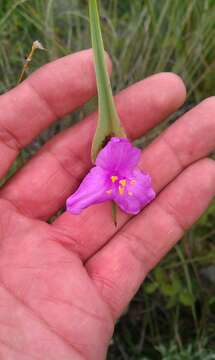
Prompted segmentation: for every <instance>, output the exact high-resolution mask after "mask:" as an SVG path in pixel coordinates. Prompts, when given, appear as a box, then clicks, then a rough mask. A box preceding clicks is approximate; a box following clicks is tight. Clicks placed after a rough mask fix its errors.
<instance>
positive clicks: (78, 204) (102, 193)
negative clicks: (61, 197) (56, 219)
mask: <svg viewBox="0 0 215 360" xmlns="http://www.w3.org/2000/svg"><path fill="white" fill-rule="evenodd" d="M107 179H108V174H107V173H106V172H105V171H104V170H103V169H101V168H99V167H94V168H92V169H91V170H90V172H89V173H88V174H87V176H86V177H85V178H84V180H83V181H82V183H81V185H80V186H79V188H78V189H77V190H76V192H75V193H74V194H72V195H71V196H70V197H69V198H68V199H67V202H66V208H67V211H69V212H71V213H72V214H80V212H81V211H82V210H83V209H85V208H86V207H88V206H90V205H93V204H99V203H101V202H103V201H106V200H111V199H112V193H111V192H109V191H108V190H109V189H108V185H109V181H108V180H107Z"/></svg>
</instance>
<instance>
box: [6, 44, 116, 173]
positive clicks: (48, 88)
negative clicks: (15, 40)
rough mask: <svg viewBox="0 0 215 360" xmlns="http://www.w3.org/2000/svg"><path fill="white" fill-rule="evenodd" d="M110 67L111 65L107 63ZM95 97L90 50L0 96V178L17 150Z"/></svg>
mask: <svg viewBox="0 0 215 360" xmlns="http://www.w3.org/2000/svg"><path fill="white" fill-rule="evenodd" d="M109 67H110V63H109ZM95 94H96V80H95V73H94V65H93V56H92V50H84V51H80V52H78V53H75V54H73V55H68V56H65V57H63V58H61V59H58V60H56V61H53V62H51V63H50V64H46V65H44V66H43V67H42V68H41V69H39V70H37V71H36V72H35V73H33V74H32V75H31V76H30V77H29V78H28V79H27V80H25V81H24V82H23V83H22V84H20V85H19V86H17V87H15V88H14V89H12V90H10V91H9V92H7V93H6V94H4V95H2V96H1V97H0V153H1V154H4V156H3V157H2V159H1V168H0V176H2V175H3V174H4V173H5V172H6V171H7V169H8V167H9V166H10V165H11V163H12V161H14V159H15V158H16V156H17V154H18V152H19V150H20V149H21V148H22V147H24V146H25V145H27V144H28V143H30V142H31V141H32V140H33V138H34V137H35V136H37V135H38V134H39V133H40V132H41V131H42V130H44V129H45V128H47V127H48V126H49V125H50V124H51V123H53V122H54V121H56V120H57V118H59V117H62V116H64V115H66V114H68V113H69V112H71V111H73V110H74V109H75V108H77V107H79V106H81V105H82V104H84V103H85V102H86V101H88V100H89V99H90V98H91V97H92V96H94V95H95Z"/></svg>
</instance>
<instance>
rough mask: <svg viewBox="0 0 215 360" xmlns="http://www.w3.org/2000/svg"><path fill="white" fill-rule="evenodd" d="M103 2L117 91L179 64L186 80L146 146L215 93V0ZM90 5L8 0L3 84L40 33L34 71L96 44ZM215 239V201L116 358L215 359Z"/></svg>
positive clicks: (116, 342)
mask: <svg viewBox="0 0 215 360" xmlns="http://www.w3.org/2000/svg"><path fill="white" fill-rule="evenodd" d="M100 3H101V4H100V5H101V8H100V12H101V16H102V30H103V36H104V41H105V47H106V49H107V50H108V52H109V54H110V55H111V57H112V61H113V76H112V85H113V89H114V92H118V91H119V90H120V89H122V88H124V87H126V86H128V85H129V84H132V83H134V82H135V81H138V80H140V79H143V78H144V77H146V76H148V75H150V74H153V73H156V72H160V71H173V72H176V73H177V74H179V75H180V76H181V77H182V78H183V79H184V81H185V84H186V86H187V90H188V98H187V102H186V103H185V105H184V106H183V108H182V109H180V110H179V111H178V112H177V113H176V114H174V116H171V117H170V118H169V119H166V121H165V122H164V123H163V124H162V125H159V126H158V127H156V128H155V129H154V130H152V131H151V132H149V133H148V134H147V135H146V136H144V137H143V138H141V139H140V141H139V145H142V146H146V145H147V144H148V143H149V142H150V141H152V140H153V138H154V137H155V136H157V135H158V134H159V133H160V132H161V131H162V130H163V129H164V128H165V127H166V126H168V125H169V124H171V123H172V122H173V121H175V120H176V118H177V117H178V116H179V115H181V114H182V113H183V112H185V111H187V110H188V109H190V108H191V107H193V106H194V105H195V104H197V103H198V102H199V101H200V100H202V99H203V98H205V97H207V96H211V95H214V94H215V1H214V0H159V1H158V0H132V1H129V0H121V1H120V0H102V1H101V2H100ZM87 10H88V9H87V1H84V0H18V1H16V0H0V92H1V93H4V92H5V91H7V90H8V89H10V88H11V87H13V86H15V85H16V83H17V79H18V77H19V75H20V72H21V69H22V67H23V64H24V61H25V57H26V55H27V54H28V53H29V51H30V49H31V46H32V43H33V41H34V40H39V41H40V42H41V43H42V44H43V46H44V47H45V48H46V50H45V51H41V50H37V51H36V52H35V55H34V57H33V60H32V62H31V64H30V67H29V73H30V72H32V71H34V70H35V69H37V68H38V67H40V66H41V65H43V64H45V63H46V62H48V61H51V60H53V59H55V58H58V57H60V56H63V55H66V54H69V53H71V52H75V51H78V50H81V49H84V48H88V47H90V46H91V45H90V35H89V23H88V11H87ZM68 76H69V74H68ZM143 106H144V104H143ZM95 107H96V99H93V100H92V101H90V102H89V103H88V104H86V106H84V107H83V108H82V109H81V110H79V111H77V112H75V114H73V115H72V116H67V117H66V118H65V119H63V121H60V122H57V123H56V124H54V125H53V126H52V127H51V128H50V129H49V130H47V131H45V132H44V133H43V134H42V135H41V136H40V137H39V138H38V139H35V141H34V142H33V143H32V144H31V145H29V146H28V147H27V148H26V149H24V150H23V151H22V153H21V155H20V157H19V158H18V159H17V161H16V162H15V164H14V165H13V166H12V168H11V170H10V171H9V174H8V176H7V177H9V176H11V175H12V174H13V173H14V172H15V171H17V170H18V169H19V168H20V167H21V166H22V165H23V164H24V163H25V162H26V161H27V160H28V159H29V158H30V157H31V156H32V155H33V154H34V153H35V152H36V151H37V150H38V149H39V148H40V146H41V145H42V144H43V143H44V142H45V141H46V140H47V139H48V138H49V137H51V136H53V135H54V134H56V133H57V132H59V131H61V129H62V128H65V127H68V126H72V124H73V123H75V122H77V121H79V120H80V119H82V118H83V117H84V116H85V115H86V114H87V113H89V112H90V111H92V110H93V109H95ZM184 136H186V134H184ZM205 141H207V139H205ZM214 239H215V203H213V204H212V205H211V206H210V208H209V209H208V211H207V212H206V213H205V215H204V216H203V217H202V218H201V219H200V220H199V221H198V222H197V223H196V224H195V225H194V226H193V228H192V229H191V230H190V231H188V232H187V234H186V235H185V236H184V238H183V239H182V241H181V242H180V244H178V245H177V246H176V247H175V248H174V249H173V250H172V251H171V252H170V253H169V254H168V255H167V256H166V257H165V258H164V259H163V261H162V262H161V263H160V264H159V265H158V266H157V267H156V269H155V270H154V271H153V272H151V273H150V275H149V276H148V278H147V280H146V281H145V283H144V284H143V285H142V287H141V288H140V290H139V292H138V294H137V295H136V297H135V298H134V300H133V301H132V303H131V305H130V306H129V308H128V309H127V310H126V311H125V313H124V315H123V316H122V318H121V319H120V321H119V322H118V324H117V326H116V331H115V334H114V337H113V339H112V342H111V344H110V348H109V353H108V360H118V359H122V360H127V359H129V360H136V359H139V360H151V359H152V360H156V359H163V360H179V359H180V360H190V359H192V360H200V359H201V360H211V359H215V265H214V264H215V242H214ZM158 241H159V239H158ZM95 360H96V359H95Z"/></svg>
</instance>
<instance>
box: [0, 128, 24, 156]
mask: <svg viewBox="0 0 215 360" xmlns="http://www.w3.org/2000/svg"><path fill="white" fill-rule="evenodd" d="M0 141H1V142H2V143H3V144H4V145H6V146H7V147H8V148H9V149H10V150H13V151H14V152H15V154H17V153H18V152H19V151H20V149H22V144H21V143H20V141H19V139H18V138H17V137H16V135H15V134H14V133H13V132H12V131H11V130H9V129H8V128H7V127H6V126H5V124H3V123H2V122H1V124H0Z"/></svg>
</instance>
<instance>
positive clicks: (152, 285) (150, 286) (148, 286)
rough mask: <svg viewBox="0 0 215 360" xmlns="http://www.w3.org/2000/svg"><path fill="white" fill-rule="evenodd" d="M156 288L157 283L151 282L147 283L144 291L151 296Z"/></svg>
mask: <svg viewBox="0 0 215 360" xmlns="http://www.w3.org/2000/svg"><path fill="white" fill-rule="evenodd" d="M157 288H158V283H157V282H155V281H154V282H151V283H147V284H145V286H144V290H145V292H146V293H147V294H153V293H154V292H155V291H156V290H157Z"/></svg>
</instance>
